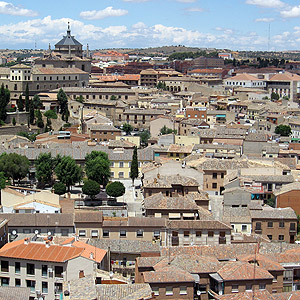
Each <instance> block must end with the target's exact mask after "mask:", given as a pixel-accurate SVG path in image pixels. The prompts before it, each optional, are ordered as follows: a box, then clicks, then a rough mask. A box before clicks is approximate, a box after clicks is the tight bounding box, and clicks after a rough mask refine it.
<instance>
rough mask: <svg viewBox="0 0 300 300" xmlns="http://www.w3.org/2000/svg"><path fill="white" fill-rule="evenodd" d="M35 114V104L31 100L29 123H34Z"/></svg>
mask: <svg viewBox="0 0 300 300" xmlns="http://www.w3.org/2000/svg"><path fill="white" fill-rule="evenodd" d="M34 120H35V116H34V106H33V102H32V100H29V123H30V124H31V125H32V124H34Z"/></svg>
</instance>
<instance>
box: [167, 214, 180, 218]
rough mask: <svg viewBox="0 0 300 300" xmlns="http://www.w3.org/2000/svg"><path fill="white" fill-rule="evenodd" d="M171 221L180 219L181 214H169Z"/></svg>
mask: <svg viewBox="0 0 300 300" xmlns="http://www.w3.org/2000/svg"><path fill="white" fill-rule="evenodd" d="M169 218H170V219H180V213H169Z"/></svg>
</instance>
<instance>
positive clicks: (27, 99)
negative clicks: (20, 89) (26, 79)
mask: <svg viewBox="0 0 300 300" xmlns="http://www.w3.org/2000/svg"><path fill="white" fill-rule="evenodd" d="M29 101H30V99H29V86H28V83H27V84H26V90H25V110H26V111H27V112H29V109H30V103H29ZM31 124H32V123H31Z"/></svg>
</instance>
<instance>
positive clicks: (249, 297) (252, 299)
mask: <svg viewBox="0 0 300 300" xmlns="http://www.w3.org/2000/svg"><path fill="white" fill-rule="evenodd" d="M276 295H279V294H276ZM274 296H275V294H270V293H269V292H268V291H267V290H262V291H260V290H258V291H255V292H254V293H253V292H244V293H234V294H228V295H223V296H218V299H220V300H275V299H277V298H274ZM279 299H280V300H281V298H279ZM279 299H278V300H279ZM284 299H285V300H286V299H287V298H284ZM282 300H283V298H282Z"/></svg>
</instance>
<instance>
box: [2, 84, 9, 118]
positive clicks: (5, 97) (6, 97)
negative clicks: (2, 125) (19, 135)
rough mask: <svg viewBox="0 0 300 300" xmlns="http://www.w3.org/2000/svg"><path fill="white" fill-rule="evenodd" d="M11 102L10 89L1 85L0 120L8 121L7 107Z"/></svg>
mask: <svg viewBox="0 0 300 300" xmlns="http://www.w3.org/2000/svg"><path fill="white" fill-rule="evenodd" d="M9 101H10V92H9V90H8V89H6V88H4V85H3V84H2V85H1V88H0V120H1V121H5V120H6V107H7V105H8V103H9Z"/></svg>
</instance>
